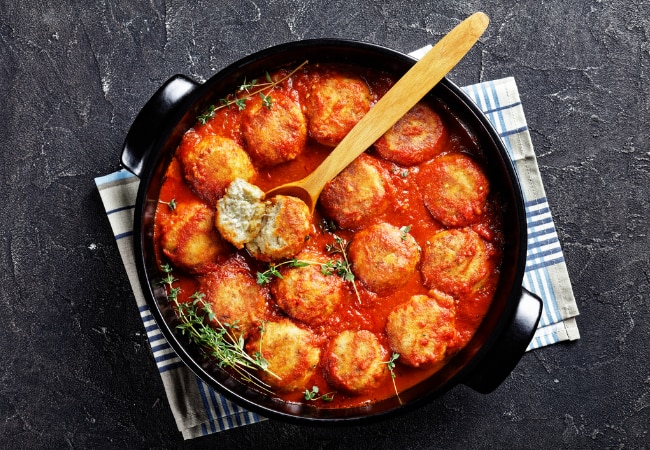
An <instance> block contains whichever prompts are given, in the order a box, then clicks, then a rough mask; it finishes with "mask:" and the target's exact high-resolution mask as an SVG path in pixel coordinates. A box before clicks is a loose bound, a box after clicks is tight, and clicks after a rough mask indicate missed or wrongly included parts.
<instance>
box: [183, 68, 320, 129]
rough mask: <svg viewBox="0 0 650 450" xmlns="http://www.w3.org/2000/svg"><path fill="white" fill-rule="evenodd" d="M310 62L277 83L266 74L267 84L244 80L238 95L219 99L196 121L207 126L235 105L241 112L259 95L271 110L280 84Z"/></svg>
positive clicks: (255, 80)
mask: <svg viewBox="0 0 650 450" xmlns="http://www.w3.org/2000/svg"><path fill="white" fill-rule="evenodd" d="M307 63H308V61H305V62H303V63H302V64H300V65H299V66H298V67H296V68H295V69H294V70H292V71H291V72H290V73H289V74H288V75H285V76H284V77H282V78H280V79H279V80H277V81H274V80H273V78H272V77H271V75H270V74H269V73H268V72H266V74H265V78H266V82H264V83H259V82H258V80H257V79H253V80H251V81H247V80H246V79H245V78H244V81H243V83H242V84H240V85H239V88H238V89H237V92H236V93H233V94H229V95H228V96H226V97H225V98H221V99H219V105H218V106H217V105H210V106H208V107H207V108H206V109H205V110H204V111H203V112H202V113H201V114H199V115H198V116H197V117H196V119H197V120H198V122H199V123H200V124H201V125H205V124H206V123H207V122H208V121H209V120H210V119H212V118H213V117H214V116H215V114H216V112H217V111H218V110H220V109H222V108H229V107H231V106H233V105H235V106H236V107H237V109H239V110H240V111H241V110H243V109H245V108H246V102H247V101H248V100H249V99H250V98H251V97H253V96H255V95H259V96H260V97H261V98H262V104H263V105H264V106H265V107H266V108H269V109H270V108H271V107H272V106H273V98H272V96H271V92H272V91H273V89H275V88H276V87H277V86H278V85H279V84H280V83H282V82H283V81H285V80H287V79H288V78H290V77H291V76H292V75H293V74H295V73H296V72H298V70H300V69H301V68H302V67H304V66H305V65H306V64H307Z"/></svg>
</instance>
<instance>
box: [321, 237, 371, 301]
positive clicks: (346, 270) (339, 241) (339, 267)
mask: <svg viewBox="0 0 650 450" xmlns="http://www.w3.org/2000/svg"><path fill="white" fill-rule="evenodd" d="M349 245H350V243H349V242H347V241H346V240H345V239H343V238H342V237H340V236H338V235H336V234H335V235H334V242H333V243H331V244H327V245H326V246H325V248H326V250H327V251H328V252H329V253H330V254H333V253H339V254H340V255H341V256H342V257H343V261H341V260H340V259H337V260H332V261H329V262H328V263H327V264H326V265H325V266H324V267H322V269H321V270H322V271H323V273H324V274H328V273H336V274H337V275H339V276H340V277H341V278H343V279H344V280H345V281H349V282H350V283H351V284H352V287H353V288H354V293H355V294H356V296H357V300H358V301H359V303H361V296H360V295H359V290H358V289H357V285H356V283H355V282H354V278H355V277H354V273H353V272H352V266H351V265H350V260H349V259H348V246H349Z"/></svg>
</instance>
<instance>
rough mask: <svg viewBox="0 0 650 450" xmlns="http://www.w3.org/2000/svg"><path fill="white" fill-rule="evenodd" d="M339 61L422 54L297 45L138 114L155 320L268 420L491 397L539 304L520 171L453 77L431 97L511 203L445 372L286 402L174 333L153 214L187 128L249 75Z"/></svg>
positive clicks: (147, 276) (311, 419) (388, 61)
mask: <svg viewBox="0 0 650 450" xmlns="http://www.w3.org/2000/svg"><path fill="white" fill-rule="evenodd" d="M305 60H309V61H310V62H338V63H341V62H342V63H353V64H357V65H362V66H367V67H371V68H376V69H379V70H383V71H387V72H391V73H394V74H397V75H400V74H402V73H404V72H406V71H407V70H408V69H409V68H410V67H411V66H412V65H413V64H414V63H415V60H414V59H413V58H411V57H409V56H407V55H404V54H402V53H399V52H396V51H393V50H390V49H388V48H385V47H381V46H377V45H372V44H367V43H360V42H354V41H345V40H336V39H319V40H305V41H299V42H291V43H287V44H283V45H279V46H275V47H271V48H269V49H266V50H263V51H261V52H258V53H255V54H253V55H250V56H248V57H245V58H243V59H241V60H239V61H237V62H235V63H233V64H231V65H230V66H228V67H226V68H225V69H223V70H222V71H220V72H219V73H217V74H216V75H214V76H213V77H212V78H210V79H209V80H208V81H206V82H205V83H197V82H195V81H193V80H191V79H189V78H187V77H185V76H183V75H176V76H174V77H172V78H170V79H169V80H168V81H167V82H166V83H165V84H164V85H163V86H162V87H161V88H160V89H159V90H158V91H157V92H156V93H155V94H154V95H153V96H152V97H151V99H150V100H149V101H148V102H147V104H146V105H145V106H144V107H143V108H142V110H141V111H140V113H139V114H138V116H137V117H136V119H135V121H134V122H133V125H132V126H131V129H130V130H129V132H128V135H127V137H126V140H125V142H124V148H123V152H122V163H123V164H124V166H125V167H126V168H127V169H128V170H130V171H131V172H133V173H134V174H135V175H137V176H138V177H140V186H139V191H138V196H137V203H136V208H135V219H134V250H135V258H136V265H137V268H138V274H139V278H140V282H141V284H142V288H143V291H144V295H145V297H146V299H147V303H148V305H149V307H150V309H151V312H152V314H153V315H154V317H155V319H156V322H157V323H158V326H159V327H160V329H161V330H162V332H163V334H164V335H165V337H166V338H167V340H168V341H169V343H170V345H171V346H172V347H173V349H174V350H175V351H176V353H178V355H179V357H180V358H181V359H182V360H183V361H184V362H185V364H187V366H188V367H189V368H190V369H192V370H193V371H194V372H195V373H196V374H197V375H198V376H199V377H200V378H201V379H202V380H204V381H205V382H206V383H207V384H209V385H210V386H212V387H214V388H215V389H216V390H217V391H219V392H220V393H222V394H224V395H225V396H226V397H227V398H229V399H230V400H232V401H234V402H235V403H238V404H239V405H241V406H243V407H245V408H248V409H250V410H252V411H255V412H257V413H259V414H261V415H263V416H266V417H270V418H276V419H282V420H287V421H292V422H297V423H303V424H305V423H309V424H323V425H333V424H341V423H358V422H364V421H370V420H376V419H379V418H384V417H389V416H391V415H395V414H399V413H403V412H404V411H406V410H409V409H411V408H413V407H415V406H418V405H422V404H424V403H426V402H429V401H431V400H432V399H434V398H435V397H438V396H440V395H442V394H443V393H444V392H446V391H447V390H449V389H451V388H452V387H454V386H456V385H457V384H460V383H462V384H465V385H467V386H469V387H471V388H473V389H475V390H476V391H478V392H481V393H489V392H491V391H492V390H494V389H495V388H496V387H498V386H499V384H500V383H501V382H502V381H503V380H504V379H505V378H506V377H507V376H508V375H509V374H510V372H511V371H512V370H513V369H514V367H515V365H516V364H517V362H518V361H519V359H520V358H521V357H522V355H523V353H524V352H525V349H526V347H527V346H528V344H529V342H530V340H531V339H532V336H533V334H534V332H535V329H536V327H537V323H538V321H539V318H540V315H541V307H542V305H541V301H540V300H539V299H538V298H537V297H535V296H534V295H533V294H531V293H529V292H527V291H526V290H525V289H523V288H522V278H523V273H524V265H525V261H526V237H527V234H526V220H525V210H524V204H523V197H522V193H521V189H520V186H519V182H518V179H517V175H516V172H515V170H514V168H513V164H512V162H511V160H510V159H509V156H508V154H507V152H506V149H505V148H504V146H503V143H502V142H501V140H500V138H499V136H498V135H497V133H496V131H495V130H494V129H493V127H492V126H491V124H490V123H489V121H488V120H487V118H486V117H485V116H484V115H483V114H482V112H481V111H480V110H479V109H478V108H477V107H476V105H475V104H474V103H473V102H472V101H471V100H470V99H469V98H468V97H467V96H466V95H465V94H464V93H463V92H462V90H461V89H459V88H458V87H457V86H455V85H454V84H453V83H451V82H450V81H449V80H448V79H446V78H445V79H443V80H442V81H441V82H440V83H439V84H438V85H437V86H436V87H435V88H434V89H433V90H432V91H431V92H430V93H429V96H432V97H434V98H436V99H438V100H439V101H441V102H443V103H444V104H446V105H447V107H448V108H449V109H450V110H451V111H452V112H453V114H454V115H455V116H456V117H457V118H458V120H459V121H460V122H461V123H462V124H463V127H464V128H465V129H466V130H467V132H468V133H470V134H471V135H472V136H473V138H474V139H475V140H476V141H477V142H478V145H479V146H480V148H481V152H482V153H483V155H484V157H485V161H487V165H488V172H489V174H488V176H489V177H490V182H491V185H492V189H497V190H498V191H499V192H500V193H501V198H502V201H503V203H504V205H505V212H504V228H505V230H504V232H505V235H506V241H507V244H506V247H505V251H504V257H503V263H502V270H501V275H500V280H499V285H498V288H497V291H496V294H495V297H494V300H493V302H492V305H491V307H490V309H489V311H488V313H487V315H486V317H485V319H484V320H483V322H482V324H481V326H480V328H479V329H478V331H477V332H476V334H475V336H474V338H473V339H472V340H471V341H470V342H469V344H468V345H467V346H466V347H465V348H464V349H463V350H461V351H460V352H459V353H458V354H457V355H456V356H455V357H454V358H453V359H452V360H451V361H450V362H449V363H448V364H447V365H445V367H444V368H442V369H441V370H440V371H438V372H437V373H435V374H434V375H432V376H431V377H430V378H428V379H427V380H425V381H423V382H421V383H419V384H418V385H416V386H414V387H412V388H411V389H408V390H407V391H404V392H400V398H401V400H402V403H400V402H399V401H398V400H397V398H390V399H386V400H383V401H379V402H377V403H373V404H369V405H365V406H363V407H355V408H348V409H326V408H322V407H317V406H314V405H311V404H296V403H289V402H285V401H282V400H279V399H277V398H274V397H272V396H269V395H266V394H263V393H260V392H258V391H256V390H253V389H251V388H249V387H247V386H246V385H245V384H243V383H241V382H240V381H238V380H236V379H235V378H234V377H232V376H231V375H230V374H229V373H227V372H226V371H224V370H221V369H219V368H217V367H215V365H214V364H208V363H206V362H204V360H203V359H202V358H201V357H200V353H199V351H198V349H196V348H193V347H192V345H188V344H187V343H186V342H185V341H184V340H183V339H181V338H180V337H179V336H177V335H176V334H175V333H174V332H173V325H172V324H173V322H174V313H173V311H171V310H170V308H169V306H168V304H167V299H166V294H165V290H164V289H163V288H162V287H160V285H159V284H158V282H159V281H160V279H161V278H162V274H161V272H160V268H159V266H158V262H157V260H156V257H155V252H154V241H153V219H154V213H155V210H156V205H157V202H158V193H159V190H160V185H161V182H162V176H163V174H164V172H165V169H166V166H167V164H168V163H169V161H170V158H171V155H172V154H173V153H174V151H175V149H176V147H177V145H178V143H179V141H180V138H181V137H182V135H183V133H184V132H185V131H186V130H188V129H189V128H190V127H191V126H192V125H193V124H194V122H195V121H196V117H197V115H199V114H200V113H201V112H202V111H204V110H205V108H206V107H207V106H208V105H210V104H212V103H214V102H215V101H216V99H218V98H222V97H224V96H225V94H227V93H229V92H231V91H232V90H233V88H234V87H236V86H237V85H238V83H240V81H241V80H242V79H244V78H247V79H251V77H253V76H255V75H258V74H263V73H264V72H265V71H270V70H273V69H274V68H277V67H282V66H285V65H289V64H296V63H300V62H302V61H305Z"/></svg>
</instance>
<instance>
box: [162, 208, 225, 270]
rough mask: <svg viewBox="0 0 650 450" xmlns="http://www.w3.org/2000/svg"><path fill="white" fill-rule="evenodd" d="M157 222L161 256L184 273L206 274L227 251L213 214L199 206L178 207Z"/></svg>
mask: <svg viewBox="0 0 650 450" xmlns="http://www.w3.org/2000/svg"><path fill="white" fill-rule="evenodd" d="M159 220H160V222H159V223H160V228H159V232H160V246H161V249H162V252H163V253H164V255H165V256H166V257H167V258H169V260H170V261H171V263H172V264H173V265H174V266H176V267H178V268H179V269H182V270H185V271H186V272H189V273H194V274H200V273H206V272H208V271H210V270H212V269H214V267H215V266H216V265H217V263H218V260H219V257H220V256H222V255H224V254H226V253H228V252H229V250H230V249H229V248H228V244H227V243H226V242H225V241H224V240H223V239H221V237H220V236H219V233H217V230H216V229H215V228H214V211H213V210H212V209H211V208H209V207H208V206H207V205H205V204H204V203H202V202H199V201H193V202H188V203H178V204H177V205H176V207H175V209H174V211H173V212H171V213H168V214H164V215H159Z"/></svg>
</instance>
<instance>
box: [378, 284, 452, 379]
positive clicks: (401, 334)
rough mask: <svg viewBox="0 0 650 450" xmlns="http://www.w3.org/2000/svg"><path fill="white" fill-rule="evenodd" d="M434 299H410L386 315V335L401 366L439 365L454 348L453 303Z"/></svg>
mask: <svg viewBox="0 0 650 450" xmlns="http://www.w3.org/2000/svg"><path fill="white" fill-rule="evenodd" d="M434 295H435V298H433V297H430V296H428V295H414V296H413V297H411V298H410V299H409V300H408V301H407V302H406V303H404V304H402V305H400V306H398V307H396V308H395V309H394V310H393V311H392V312H391V313H390V314H389V315H388V321H387V322H386V334H387V335H388V340H389V343H390V347H391V349H392V350H393V351H394V352H396V353H399V355H400V357H399V361H400V362H401V363H403V364H407V365H409V366H413V367H419V366H421V365H426V364H432V363H438V362H441V361H442V360H444V358H445V356H446V354H447V351H448V349H449V348H454V347H455V345H456V344H455V342H456V339H457V333H456V330H455V326H454V321H455V317H454V316H455V313H454V299H453V298H452V297H450V296H447V295H444V294H440V293H434Z"/></svg>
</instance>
